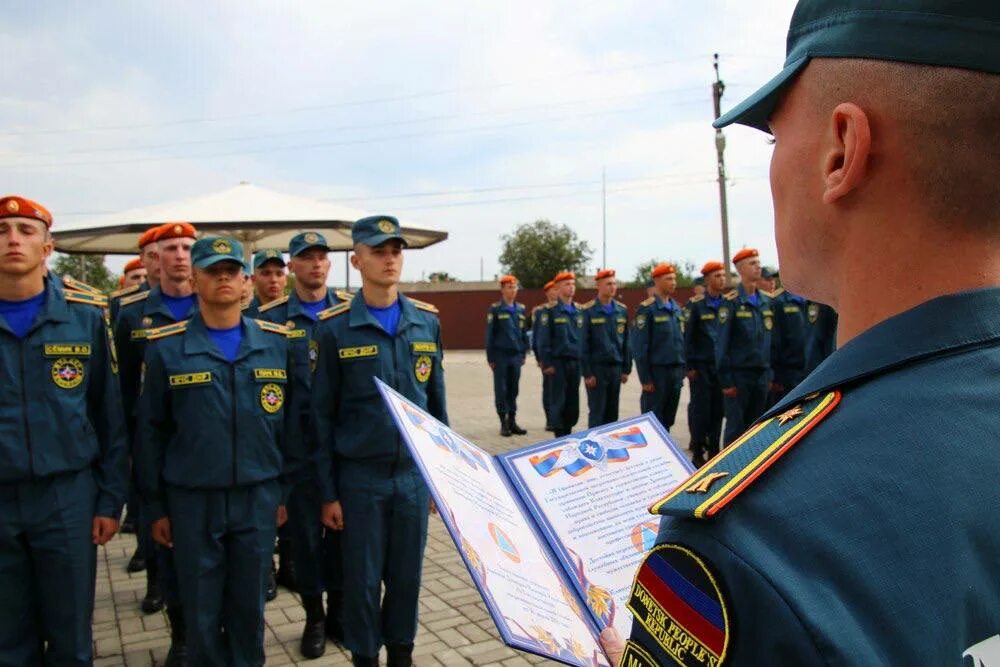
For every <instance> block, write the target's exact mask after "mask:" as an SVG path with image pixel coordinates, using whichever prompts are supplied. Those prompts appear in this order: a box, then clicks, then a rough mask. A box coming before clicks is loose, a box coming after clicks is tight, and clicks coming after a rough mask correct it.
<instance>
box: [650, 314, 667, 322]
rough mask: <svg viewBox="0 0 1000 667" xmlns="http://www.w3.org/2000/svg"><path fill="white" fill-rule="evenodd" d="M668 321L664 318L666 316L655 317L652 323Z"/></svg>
mask: <svg viewBox="0 0 1000 667" xmlns="http://www.w3.org/2000/svg"><path fill="white" fill-rule="evenodd" d="M669 319H670V318H669V317H668V316H666V315H657V316H656V317H654V318H653V321H654V322H666V321H667V320H669Z"/></svg>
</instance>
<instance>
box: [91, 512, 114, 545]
mask: <svg viewBox="0 0 1000 667" xmlns="http://www.w3.org/2000/svg"><path fill="white" fill-rule="evenodd" d="M117 532H118V522H117V521H115V520H114V519H112V518H110V517H106V516H95V517H94V521H93V523H92V524H91V528H90V539H91V540H92V541H93V542H94V544H96V545H97V546H101V545H104V544H107V543H108V540H110V539H111V538H112V537H114V536H115V533H117Z"/></svg>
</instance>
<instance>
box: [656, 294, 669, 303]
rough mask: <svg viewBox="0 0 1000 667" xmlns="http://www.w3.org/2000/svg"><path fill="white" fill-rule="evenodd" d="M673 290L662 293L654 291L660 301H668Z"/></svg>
mask: <svg viewBox="0 0 1000 667" xmlns="http://www.w3.org/2000/svg"><path fill="white" fill-rule="evenodd" d="M671 294H673V292H668V293H666V294H664V293H663V292H656V296H657V298H658V299H659V300H660V301H670V296H671Z"/></svg>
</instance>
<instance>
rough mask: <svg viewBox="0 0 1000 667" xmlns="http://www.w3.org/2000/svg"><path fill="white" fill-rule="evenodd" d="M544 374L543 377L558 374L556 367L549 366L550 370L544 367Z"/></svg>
mask: <svg viewBox="0 0 1000 667" xmlns="http://www.w3.org/2000/svg"><path fill="white" fill-rule="evenodd" d="M542 374H543V375H555V374H556V367H555V366H549V367H548V368H545V367H544V366H542Z"/></svg>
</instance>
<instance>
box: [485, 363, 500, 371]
mask: <svg viewBox="0 0 1000 667" xmlns="http://www.w3.org/2000/svg"><path fill="white" fill-rule="evenodd" d="M486 363H488V364H489V365H490V370H491V371H495V370H496V369H497V362H495V361H487V362H486Z"/></svg>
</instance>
